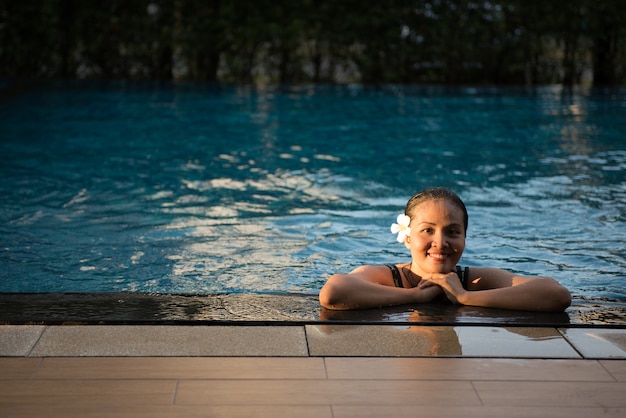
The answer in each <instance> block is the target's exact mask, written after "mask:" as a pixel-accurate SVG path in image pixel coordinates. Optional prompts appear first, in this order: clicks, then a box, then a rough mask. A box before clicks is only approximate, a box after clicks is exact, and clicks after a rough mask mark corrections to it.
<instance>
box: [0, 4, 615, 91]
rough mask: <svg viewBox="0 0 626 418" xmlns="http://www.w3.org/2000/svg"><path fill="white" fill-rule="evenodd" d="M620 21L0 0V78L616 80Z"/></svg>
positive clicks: (504, 10) (605, 12)
mask: <svg viewBox="0 0 626 418" xmlns="http://www.w3.org/2000/svg"><path fill="white" fill-rule="evenodd" d="M624 21H626V0H602V1H600V0H551V1H546V2H540V1H528V0H493V1H478V0H476V1H471V0H386V1H378V2H363V1H361V0H359V1H357V0H334V1H333V0H317V1H315V0H301V1H297V2H296V1H293V0H107V1H102V2H96V1H84V0H22V1H19V2H17V1H14V0H0V76H5V77H67V78H130V79H187V80H197V81H209V82H230V83H346V82H359V83H441V84H515V85H534V84H546V83H562V84H565V85H573V84H579V83H583V82H591V81H593V83H594V84H596V85H617V84H624V82H625V81H626V68H625V67H624V64H623V63H624V62H626V29H625V28H626V26H625V25H623V23H622V22H624ZM591 77H593V78H592V79H591Z"/></svg>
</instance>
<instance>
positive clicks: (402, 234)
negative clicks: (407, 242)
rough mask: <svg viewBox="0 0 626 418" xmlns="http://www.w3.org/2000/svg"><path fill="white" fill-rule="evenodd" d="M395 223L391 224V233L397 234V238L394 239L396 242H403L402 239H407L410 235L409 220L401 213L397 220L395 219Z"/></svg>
mask: <svg viewBox="0 0 626 418" xmlns="http://www.w3.org/2000/svg"><path fill="white" fill-rule="evenodd" d="M396 222H397V223H392V224H391V232H392V233H394V234H398V237H397V238H396V239H397V240H398V242H404V239H405V238H406V237H408V236H409V234H410V233H411V228H409V223H410V222H411V218H409V217H408V216H407V215H405V214H403V213H401V214H400V215H398V219H396Z"/></svg>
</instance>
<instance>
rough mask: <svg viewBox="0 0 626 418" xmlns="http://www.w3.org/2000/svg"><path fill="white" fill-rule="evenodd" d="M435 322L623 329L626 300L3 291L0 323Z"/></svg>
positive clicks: (0, 299)
mask: <svg viewBox="0 0 626 418" xmlns="http://www.w3.org/2000/svg"><path fill="white" fill-rule="evenodd" d="M311 324H346V325H357V324H367V325H403V324H404V325H436V326H460V325H462V326H507V327H554V328H557V327H560V328H576V327H583V328H584V327H598V328H626V303H620V302H609V301H596V300H585V299H575V300H574V301H573V303H572V306H570V307H569V308H568V309H567V310H566V311H565V312H562V313H537V312H523V311H511V310H503V309H490V308H478V307H471V306H459V305H452V304H444V303H432V304H422V305H402V306H393V307H385V308H379V309H366V310H351V311H331V310H328V309H324V308H322V307H321V306H320V305H319V302H318V300H317V295H311V294H218V295H172V294H145V293H94V294H83V293H0V325H178V326H186V325H232V326H237V325H246V326H293V325H302V326H306V325H311Z"/></svg>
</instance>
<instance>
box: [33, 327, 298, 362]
mask: <svg viewBox="0 0 626 418" xmlns="http://www.w3.org/2000/svg"><path fill="white" fill-rule="evenodd" d="M30 355H31V356H33V357H62V356H70V357H77V356H308V351H307V347H306V339H305V336H304V329H303V327H297V326H293V327H292V326H277V327H253V326H176V327H168V326H123V327H119V326H105V325H99V326H55V327H48V328H47V329H46V331H45V332H44V333H43V335H42V336H41V338H40V340H39V342H38V343H37V344H36V345H35V347H34V348H33V350H32V352H31V354H30Z"/></svg>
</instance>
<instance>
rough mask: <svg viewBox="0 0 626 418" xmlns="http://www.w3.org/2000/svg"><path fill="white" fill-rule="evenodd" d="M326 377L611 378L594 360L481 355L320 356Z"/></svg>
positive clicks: (426, 378) (381, 378) (422, 378)
mask: <svg viewBox="0 0 626 418" xmlns="http://www.w3.org/2000/svg"><path fill="white" fill-rule="evenodd" d="M324 361H325V362H326V369H327V373H328V378H329V379H378V380H386V379H407V380H408V379H419V380H528V381H529V380H537V381H551V380H553V381H606V382H611V381H614V380H615V379H614V377H613V376H612V375H611V373H609V371H607V370H606V369H605V368H604V367H603V366H602V365H601V364H600V363H599V362H597V361H595V360H580V359H579V360H534V359H533V360H531V359H486V358H485V359H484V358H354V357H350V358H346V357H329V358H326V359H324Z"/></svg>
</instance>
